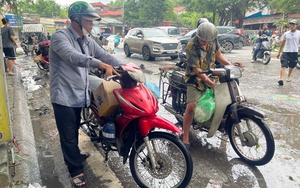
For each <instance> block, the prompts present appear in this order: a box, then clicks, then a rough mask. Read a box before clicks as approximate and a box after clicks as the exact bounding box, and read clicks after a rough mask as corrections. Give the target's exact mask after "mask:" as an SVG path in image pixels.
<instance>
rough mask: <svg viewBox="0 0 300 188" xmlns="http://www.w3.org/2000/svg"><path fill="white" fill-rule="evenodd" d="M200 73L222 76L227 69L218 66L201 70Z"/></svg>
mask: <svg viewBox="0 0 300 188" xmlns="http://www.w3.org/2000/svg"><path fill="white" fill-rule="evenodd" d="M199 74H207V75H210V74H211V75H212V76H218V77H221V76H225V75H226V70H225V69H223V68H216V69H210V70H204V71H200V72H199Z"/></svg>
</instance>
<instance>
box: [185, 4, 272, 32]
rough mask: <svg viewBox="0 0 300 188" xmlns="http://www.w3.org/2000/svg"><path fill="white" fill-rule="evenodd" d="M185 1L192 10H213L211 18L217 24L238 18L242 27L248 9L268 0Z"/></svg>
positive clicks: (203, 11)
mask: <svg viewBox="0 0 300 188" xmlns="http://www.w3.org/2000/svg"><path fill="white" fill-rule="evenodd" d="M184 3H186V4H187V5H188V9H189V10H190V11H194V12H200V13H206V12H211V13H212V17H211V18H209V19H210V20H211V22H212V23H214V24H216V25H228V24H229V23H231V22H235V20H238V24H237V27H242V25H243V21H244V17H245V14H246V10H250V9H254V8H259V7H261V6H262V5H265V4H267V3H268V0H209V1H207V0H184ZM231 24H232V25H234V24H233V23H231Z"/></svg>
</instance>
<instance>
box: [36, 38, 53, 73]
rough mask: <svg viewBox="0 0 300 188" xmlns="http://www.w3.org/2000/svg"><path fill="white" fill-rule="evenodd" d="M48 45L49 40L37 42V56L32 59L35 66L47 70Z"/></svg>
mask: <svg viewBox="0 0 300 188" xmlns="http://www.w3.org/2000/svg"><path fill="white" fill-rule="evenodd" d="M49 47H50V41H43V42H40V43H39V44H38V47H37V48H36V49H35V53H36V55H37V57H36V58H35V59H34V61H35V62H36V64H37V66H38V67H39V68H40V69H41V70H43V71H46V72H48V71H49V66H50V62H49Z"/></svg>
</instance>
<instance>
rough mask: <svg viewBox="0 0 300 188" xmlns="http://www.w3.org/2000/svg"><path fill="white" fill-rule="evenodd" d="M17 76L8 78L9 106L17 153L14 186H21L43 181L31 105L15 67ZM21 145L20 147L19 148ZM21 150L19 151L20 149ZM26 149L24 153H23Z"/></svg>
mask: <svg viewBox="0 0 300 188" xmlns="http://www.w3.org/2000/svg"><path fill="white" fill-rule="evenodd" d="M15 72H16V76H12V77H8V78H6V81H7V90H8V94H9V95H10V96H9V97H8V98H9V107H10V112H11V113H10V118H11V131H12V134H13V137H12V138H13V142H12V143H13V144H14V147H15V149H14V151H15V153H13V154H12V157H11V159H10V160H11V161H10V162H11V164H12V165H13V167H14V168H11V169H13V173H11V172H10V173H11V174H10V176H12V183H13V184H18V185H14V186H13V187H16V188H19V187H23V186H24V185H26V187H27V186H28V185H29V183H32V182H35V183H41V182H42V180H41V174H40V170H39V166H38V159H37V152H36V146H35V138H34V135H33V129H32V123H31V118H30V112H29V107H28V104H27V100H24V99H26V92H25V88H24V86H23V84H22V78H21V73H20V70H19V69H18V68H16V67H15ZM14 138H15V139H14ZM18 147H19V148H18ZM18 150H19V151H18ZM22 151H24V153H22Z"/></svg>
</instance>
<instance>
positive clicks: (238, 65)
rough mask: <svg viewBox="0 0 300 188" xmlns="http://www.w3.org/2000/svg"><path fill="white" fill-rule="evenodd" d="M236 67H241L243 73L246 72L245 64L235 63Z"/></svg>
mask: <svg viewBox="0 0 300 188" xmlns="http://www.w3.org/2000/svg"><path fill="white" fill-rule="evenodd" d="M232 64H233V65H234V66H237V67H240V68H241V70H242V71H244V64H243V63H242V62H234V63H232Z"/></svg>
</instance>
